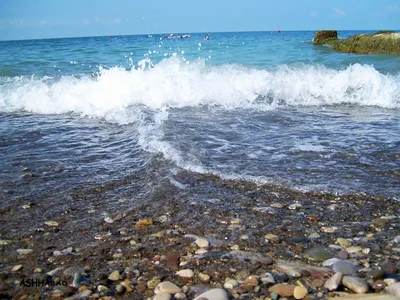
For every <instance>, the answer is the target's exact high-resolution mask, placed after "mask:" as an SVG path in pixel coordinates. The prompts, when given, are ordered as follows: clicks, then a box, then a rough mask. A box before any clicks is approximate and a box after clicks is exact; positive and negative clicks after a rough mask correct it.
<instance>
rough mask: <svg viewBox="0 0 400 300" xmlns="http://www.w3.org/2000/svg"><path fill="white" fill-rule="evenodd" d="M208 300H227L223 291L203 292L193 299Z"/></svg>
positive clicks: (226, 295)
mask: <svg viewBox="0 0 400 300" xmlns="http://www.w3.org/2000/svg"><path fill="white" fill-rule="evenodd" d="M202 298H203V299H208V300H228V299H229V298H228V294H227V293H226V291H225V290H223V289H211V290H209V291H207V292H204V293H202V294H200V295H199V296H197V297H196V298H194V300H200V299H202Z"/></svg>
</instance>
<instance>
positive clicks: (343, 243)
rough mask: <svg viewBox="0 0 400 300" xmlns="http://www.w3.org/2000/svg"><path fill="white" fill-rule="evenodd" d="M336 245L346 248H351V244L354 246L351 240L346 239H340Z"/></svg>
mask: <svg viewBox="0 0 400 300" xmlns="http://www.w3.org/2000/svg"><path fill="white" fill-rule="evenodd" d="M336 243H337V244H339V245H340V246H342V247H344V248H347V247H350V246H351V244H352V242H351V241H349V240H347V239H345V238H338V239H337V240H336Z"/></svg>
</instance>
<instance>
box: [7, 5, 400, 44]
mask: <svg viewBox="0 0 400 300" xmlns="http://www.w3.org/2000/svg"><path fill="white" fill-rule="evenodd" d="M321 29H335V30H372V29H377V30H399V29H400V0H246V1H244V0H201V1H195V0H185V1H184V0H150V1H149V0H0V40H21V39H40V38H60V37H82V36H107V35H132V34H151V33H193V32H202V33H204V32H226V31H271V30H321Z"/></svg>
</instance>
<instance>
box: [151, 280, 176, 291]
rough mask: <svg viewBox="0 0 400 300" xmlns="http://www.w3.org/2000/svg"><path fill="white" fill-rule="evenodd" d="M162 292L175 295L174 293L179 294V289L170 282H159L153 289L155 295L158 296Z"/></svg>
mask: <svg viewBox="0 0 400 300" xmlns="http://www.w3.org/2000/svg"><path fill="white" fill-rule="evenodd" d="M162 292H165V293H169V294H176V293H179V292H181V288H180V287H178V286H177V285H175V284H174V283H172V282H170V281H163V282H160V283H159V284H158V285H157V286H156V288H155V289H154V293H155V294H159V293H162Z"/></svg>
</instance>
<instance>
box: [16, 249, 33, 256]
mask: <svg viewBox="0 0 400 300" xmlns="http://www.w3.org/2000/svg"><path fill="white" fill-rule="evenodd" d="M32 252H33V250H32V249H17V253H18V254H20V255H28V254H31V253H32Z"/></svg>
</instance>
